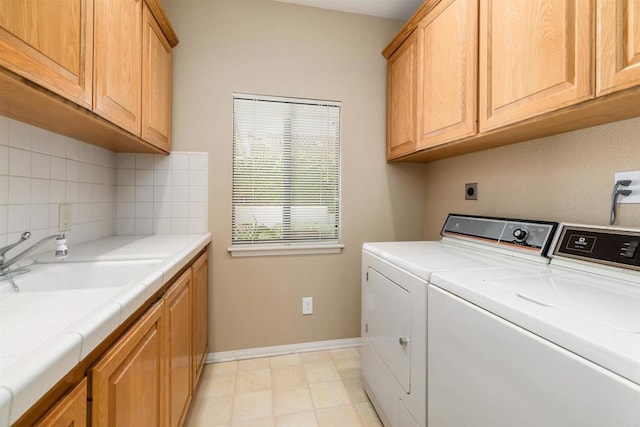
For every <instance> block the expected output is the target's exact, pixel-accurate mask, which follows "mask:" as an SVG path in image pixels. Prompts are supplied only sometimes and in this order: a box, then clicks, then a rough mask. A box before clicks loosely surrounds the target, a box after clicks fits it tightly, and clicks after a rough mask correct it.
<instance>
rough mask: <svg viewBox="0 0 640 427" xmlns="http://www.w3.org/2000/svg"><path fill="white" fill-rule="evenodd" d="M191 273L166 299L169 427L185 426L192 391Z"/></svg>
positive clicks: (187, 272)
mask: <svg viewBox="0 0 640 427" xmlns="http://www.w3.org/2000/svg"><path fill="white" fill-rule="evenodd" d="M192 284H193V281H192V277H191V270H190V269H189V270H187V271H186V272H184V273H183V274H182V276H180V278H178V280H176V282H175V283H174V284H173V285H172V286H171V288H169V290H168V291H167V293H166V295H165V297H164V301H165V304H164V307H165V325H166V332H167V333H166V344H165V345H166V349H167V350H166V354H167V359H168V368H169V371H168V377H167V378H168V383H167V399H168V402H167V409H168V412H169V413H168V417H167V421H168V425H169V426H170V427H175V426H181V425H182V424H183V423H184V420H185V417H186V415H187V410H188V409H189V403H190V402H191V391H192V389H193V388H192V386H191V382H192V365H191V364H192V362H193V358H192V349H193V345H192V324H193V320H192V309H191V306H192V302H193V297H192V294H191V293H192V289H193V286H192Z"/></svg>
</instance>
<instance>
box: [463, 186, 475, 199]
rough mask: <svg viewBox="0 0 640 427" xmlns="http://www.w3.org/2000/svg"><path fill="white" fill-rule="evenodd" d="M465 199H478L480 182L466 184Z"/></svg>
mask: <svg viewBox="0 0 640 427" xmlns="http://www.w3.org/2000/svg"><path fill="white" fill-rule="evenodd" d="M464 199H465V200H478V183H477V182H472V183H469V184H465V185H464Z"/></svg>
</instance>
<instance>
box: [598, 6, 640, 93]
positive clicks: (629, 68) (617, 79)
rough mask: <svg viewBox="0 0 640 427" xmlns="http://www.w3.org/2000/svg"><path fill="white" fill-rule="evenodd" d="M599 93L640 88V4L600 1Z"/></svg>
mask: <svg viewBox="0 0 640 427" xmlns="http://www.w3.org/2000/svg"><path fill="white" fill-rule="evenodd" d="M598 22H599V25H598V34H597V61H596V62H597V64H598V78H597V94H598V96H600V95H606V94H608V93H611V92H616V91H618V90H622V89H627V88H629V87H632V86H637V85H640V2H638V0H598Z"/></svg>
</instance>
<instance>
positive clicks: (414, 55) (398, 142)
mask: <svg viewBox="0 0 640 427" xmlns="http://www.w3.org/2000/svg"><path fill="white" fill-rule="evenodd" d="M417 63H418V43H417V40H416V34H415V32H414V33H412V34H411V35H410V36H409V37H408V38H407V39H406V40H405V41H404V42H403V44H402V45H401V46H400V47H399V48H398V49H397V50H396V51H395V52H394V53H393V54H392V55H391V56H390V57H389V60H388V62H387V159H394V158H396V157H400V156H402V155H405V154H409V153H412V152H414V151H415V149H416V137H417V132H416V122H417V120H416V117H417V106H416V104H417V91H416V90H417V76H418V73H417Z"/></svg>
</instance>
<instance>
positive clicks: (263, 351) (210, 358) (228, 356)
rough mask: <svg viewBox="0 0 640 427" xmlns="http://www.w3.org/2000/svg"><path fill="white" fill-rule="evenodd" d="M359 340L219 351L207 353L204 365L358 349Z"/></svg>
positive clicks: (351, 339) (350, 339)
mask: <svg viewBox="0 0 640 427" xmlns="http://www.w3.org/2000/svg"><path fill="white" fill-rule="evenodd" d="M360 343H361V338H359V337H358V338H345V339H340V340H329V341H315V342H305V343H300V344H289V345H276V346H273V347H258V348H248V349H246V350H232V351H219V352H216V353H208V354H207V358H206V359H205V363H216V362H229V361H232V360H243V359H255V358H257V357H269V356H281V355H283V354H291V353H304V352H308V351H321V350H334V349H337V348H347V347H358V346H360Z"/></svg>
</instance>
